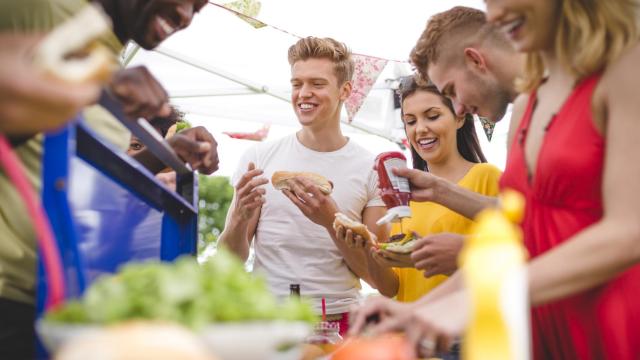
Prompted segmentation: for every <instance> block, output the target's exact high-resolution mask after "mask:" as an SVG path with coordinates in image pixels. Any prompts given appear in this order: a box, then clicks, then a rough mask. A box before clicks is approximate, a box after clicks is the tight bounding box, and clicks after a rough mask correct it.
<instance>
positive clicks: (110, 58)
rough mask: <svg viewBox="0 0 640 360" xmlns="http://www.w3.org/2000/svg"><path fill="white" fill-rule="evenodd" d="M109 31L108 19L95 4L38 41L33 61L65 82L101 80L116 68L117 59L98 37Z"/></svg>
mask: <svg viewBox="0 0 640 360" xmlns="http://www.w3.org/2000/svg"><path fill="white" fill-rule="evenodd" d="M110 31H111V21H110V19H109V18H108V17H107V16H106V15H105V14H104V12H103V11H102V10H101V9H100V8H99V7H98V6H96V5H87V6H85V7H84V8H83V9H82V10H81V11H80V12H79V13H78V14H76V15H75V16H74V17H73V18H71V19H69V20H68V21H66V22H65V23H63V24H62V25H60V26H58V27H56V28H55V29H53V30H52V31H51V32H50V33H49V34H48V35H47V36H46V37H45V38H44V39H43V40H42V42H41V43H40V44H39V46H38V48H37V49H36V51H35V54H34V58H33V61H34V64H35V66H36V67H37V68H39V69H40V70H41V71H43V72H44V73H45V74H47V75H50V76H53V77H55V78H57V79H59V80H62V81H65V82H69V83H88V82H104V81H107V80H108V79H110V78H111V74H112V73H113V72H114V71H115V70H116V69H117V59H116V57H115V55H113V54H112V52H110V51H109V50H108V49H107V48H106V47H104V46H103V45H101V44H99V43H98V42H97V40H98V38H99V37H101V36H102V35H104V34H107V33H108V32H110Z"/></svg>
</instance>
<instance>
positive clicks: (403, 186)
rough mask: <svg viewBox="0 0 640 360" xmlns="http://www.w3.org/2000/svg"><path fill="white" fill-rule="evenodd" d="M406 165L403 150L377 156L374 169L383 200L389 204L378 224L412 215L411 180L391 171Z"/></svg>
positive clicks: (398, 220)
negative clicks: (410, 204)
mask: <svg viewBox="0 0 640 360" xmlns="http://www.w3.org/2000/svg"><path fill="white" fill-rule="evenodd" d="M406 167H407V159H406V158H405V157H404V155H402V153H401V152H397V151H390V152H384V153H382V154H380V155H378V156H377V157H376V161H375V165H374V170H376V171H377V172H378V186H379V187H380V191H381V196H382V201H383V202H384V204H385V205H386V206H387V214H386V215H385V216H383V217H381V218H380V220H378V221H377V224H378V225H382V224H387V223H390V222H400V221H401V220H402V218H406V217H410V216H411V208H410V207H409V200H410V199H411V188H410V187H409V180H408V179H407V178H404V177H401V176H397V175H395V174H394V173H393V172H392V171H391V169H392V168H406Z"/></svg>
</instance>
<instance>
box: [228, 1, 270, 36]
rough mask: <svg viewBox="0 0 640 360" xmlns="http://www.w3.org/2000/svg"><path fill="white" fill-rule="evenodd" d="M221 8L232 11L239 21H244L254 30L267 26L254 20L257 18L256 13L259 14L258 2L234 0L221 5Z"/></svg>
mask: <svg viewBox="0 0 640 360" xmlns="http://www.w3.org/2000/svg"><path fill="white" fill-rule="evenodd" d="M223 6H224V7H225V8H227V9H229V10H232V11H233V12H234V13H235V14H236V15H237V16H238V17H239V18H240V19H242V20H244V21H246V22H247V23H248V24H249V25H251V26H253V27H254V28H256V29H260V28H263V27H265V26H267V24H265V23H263V22H262V21H260V20H258V19H256V16H258V13H259V12H260V7H261V6H262V4H260V1H258V0H236V1H233V2H230V3H226V4H223Z"/></svg>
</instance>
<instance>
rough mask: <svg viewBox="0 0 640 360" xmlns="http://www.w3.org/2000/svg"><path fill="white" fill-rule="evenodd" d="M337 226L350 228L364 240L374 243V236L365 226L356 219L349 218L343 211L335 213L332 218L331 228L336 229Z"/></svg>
mask: <svg viewBox="0 0 640 360" xmlns="http://www.w3.org/2000/svg"><path fill="white" fill-rule="evenodd" d="M338 226H343V227H345V228H347V229H349V230H351V231H352V232H353V233H354V234H358V235H360V236H362V238H363V239H365V240H366V241H368V242H370V243H372V244H374V243H375V242H376V240H375V239H376V237H375V235H373V234H372V233H371V232H370V231H369V229H367V226H366V225H364V224H363V223H359V222H357V221H354V220H351V219H350V218H349V217H348V216H347V215H345V214H343V213H336V218H335V220H333V229H334V230H336V231H337V230H338Z"/></svg>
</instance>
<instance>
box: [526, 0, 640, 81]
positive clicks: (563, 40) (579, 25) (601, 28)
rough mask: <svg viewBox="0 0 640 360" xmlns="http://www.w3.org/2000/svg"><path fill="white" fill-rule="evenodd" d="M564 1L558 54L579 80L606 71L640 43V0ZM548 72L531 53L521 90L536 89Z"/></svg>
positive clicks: (559, 27) (539, 59) (557, 36)
mask: <svg viewBox="0 0 640 360" xmlns="http://www.w3.org/2000/svg"><path fill="white" fill-rule="evenodd" d="M560 1H561V2H562V5H561V10H562V12H561V14H560V18H559V19H558V25H557V32H556V37H555V39H556V40H555V44H554V46H555V53H556V56H557V57H558V59H559V60H560V63H561V64H562V65H563V66H564V67H565V68H566V69H567V70H568V71H570V72H571V74H572V75H574V76H575V77H576V78H577V79H578V80H580V79H583V78H585V77H586V76H588V75H591V74H593V73H594V72H596V71H600V70H603V69H605V68H606V67H607V65H609V64H611V63H612V62H613V61H615V60H616V59H617V58H618V57H619V56H620V54H622V52H624V50H626V49H627V48H628V47H629V46H630V45H633V44H634V43H635V42H636V41H637V40H638V0H560ZM544 72H545V69H544V63H543V61H542V57H541V56H540V53H538V52H533V53H530V54H528V55H527V59H526V65H525V72H524V76H523V77H522V78H521V79H518V82H517V87H518V90H519V91H522V92H528V91H531V90H533V89H534V88H536V87H537V86H538V85H540V82H541V81H542V79H543V76H544Z"/></svg>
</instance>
